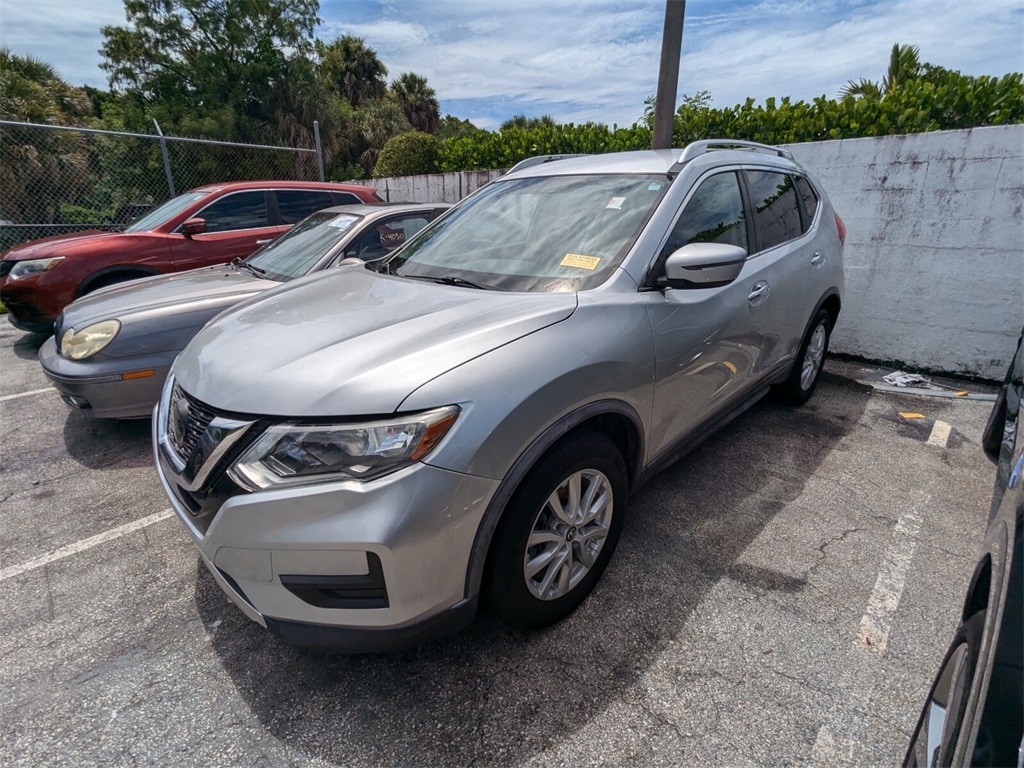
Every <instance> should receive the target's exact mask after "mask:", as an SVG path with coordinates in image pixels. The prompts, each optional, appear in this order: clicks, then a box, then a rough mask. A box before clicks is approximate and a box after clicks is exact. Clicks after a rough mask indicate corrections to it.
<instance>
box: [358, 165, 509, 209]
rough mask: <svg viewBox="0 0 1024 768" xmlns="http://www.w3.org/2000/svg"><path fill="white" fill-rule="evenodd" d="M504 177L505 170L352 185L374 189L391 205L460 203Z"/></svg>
mask: <svg viewBox="0 0 1024 768" xmlns="http://www.w3.org/2000/svg"><path fill="white" fill-rule="evenodd" d="M504 173H505V170H504V169H503V170H494V171H463V172H461V173H432V174H429V175H425V176H399V177H397V178H391V179H367V180H366V181H356V182H353V183H355V184H365V185H366V186H370V187H373V188H374V189H375V190H377V194H378V195H380V196H381V197H382V198H384V199H385V200H386V201H387V202H389V203H457V202H459V200H461V199H462V198H464V197H466V196H467V195H470V194H472V193H473V192H476V191H477V190H478V189H480V187H482V186H484V185H485V184H488V183H489V182H491V181H493V180H494V179H496V178H498V177H499V176H501V175H502V174H504Z"/></svg>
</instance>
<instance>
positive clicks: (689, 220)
mask: <svg viewBox="0 0 1024 768" xmlns="http://www.w3.org/2000/svg"><path fill="white" fill-rule="evenodd" d="M689 243H728V244H729V245H737V246H739V247H740V248H742V249H743V250H745V251H747V252H748V253H749V249H748V248H747V221H746V217H745V216H744V214H743V197H742V196H741V195H740V185H739V181H738V180H737V178H736V174H735V173H732V172H729V173H718V174H715V175H714V176H711V177H710V178H708V179H705V180H704V181H702V182H701V183H700V186H699V187H697V190H696V191H695V192H694V193H693V196H692V197H691V198H690V199H689V200H688V201H687V202H686V207H684V208H683V212H682V213H681V214H679V219H678V220H677V221H676V223H675V226H673V227H672V233H671V234H670V235H669V237H668V242H667V243H666V244H665V248H664V249H663V250H662V252H661V255H662V257H666V256H668V255H669V254H671V253H672V252H673V251H675V250H676V249H678V248H682V247H683V246H684V245H688V244H689Z"/></svg>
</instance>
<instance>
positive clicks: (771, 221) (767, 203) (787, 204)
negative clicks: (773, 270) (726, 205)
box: [747, 171, 803, 250]
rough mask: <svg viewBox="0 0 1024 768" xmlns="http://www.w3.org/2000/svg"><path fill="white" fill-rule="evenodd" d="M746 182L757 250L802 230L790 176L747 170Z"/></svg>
mask: <svg viewBox="0 0 1024 768" xmlns="http://www.w3.org/2000/svg"><path fill="white" fill-rule="evenodd" d="M747 186H748V187H749V189H750V202H751V203H752V204H753V206H754V226H755V228H756V229H757V232H758V235H759V237H760V240H761V250H767V249H769V248H774V247H775V246H776V245H781V244H782V243H785V242H786V241H788V240H793V239H795V238H798V237H800V235H802V234H803V230H802V229H801V226H800V202H799V200H797V196H796V188H795V187H794V186H793V179H792V178H790V176H788V175H787V174H785V173H776V172H774V171H747Z"/></svg>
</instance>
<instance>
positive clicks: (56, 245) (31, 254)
mask: <svg viewBox="0 0 1024 768" xmlns="http://www.w3.org/2000/svg"><path fill="white" fill-rule="evenodd" d="M125 237H130V235H126V234H124V233H123V232H103V231H102V230H98V229H97V230H89V231H87V232H75V233H73V234H70V235H53V236H51V237H44V238H42V239H41V240H32V241H31V242H28V243H23V244H22V245H16V246H14V247H13V248H11V249H10V250H9V251H7V253H5V254H4V255H3V259H4V261H25V260H26V259H47V258H50V257H51V256H67V255H68V254H69V253H73V252H74V251H76V250H78V249H79V248H81V247H83V246H84V247H86V248H87V249H92V248H94V247H97V246H100V247H102V246H103V245H105V244H106V243H108V242H110V241H114V242H118V241H121V240H124V238H125Z"/></svg>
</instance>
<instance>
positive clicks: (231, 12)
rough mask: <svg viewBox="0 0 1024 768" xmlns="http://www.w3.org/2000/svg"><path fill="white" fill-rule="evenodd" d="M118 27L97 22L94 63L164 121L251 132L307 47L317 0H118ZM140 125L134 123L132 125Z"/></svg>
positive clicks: (248, 135) (247, 135)
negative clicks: (99, 37) (121, 10)
mask: <svg viewBox="0 0 1024 768" xmlns="http://www.w3.org/2000/svg"><path fill="white" fill-rule="evenodd" d="M124 7H125V14H126V17H127V20H128V25H127V26H105V27H103V38H104V41H103V46H102V48H101V50H100V53H101V54H102V55H103V58H104V60H103V62H102V63H101V64H100V66H101V67H102V68H103V69H104V70H105V71H106V72H107V73H108V76H109V78H110V85H111V87H112V89H114V90H115V91H117V92H127V93H132V94H136V95H137V96H138V97H139V98H140V99H141V101H142V102H143V103H144V104H145V105H146V110H145V112H146V114H147V116H156V117H158V118H160V119H161V120H162V121H164V122H166V124H167V125H169V126H178V125H185V124H188V123H190V122H194V121H195V120H196V119H197V118H198V119H199V120H208V119H210V118H212V119H213V123H212V124H211V123H209V122H208V123H207V124H206V125H205V126H204V128H205V129H206V131H207V132H208V135H218V134H219V135H221V136H224V137H230V138H232V139H235V140H239V139H241V140H248V139H254V138H257V137H259V136H260V135H261V134H264V133H265V132H266V131H265V129H266V125H265V124H266V123H267V122H268V121H270V122H273V121H272V120H270V117H269V116H268V114H267V113H266V111H265V105H266V103H267V102H268V101H273V100H274V95H273V94H275V93H276V92H278V91H280V90H281V89H287V88H288V84H289V75H290V74H294V70H293V68H292V64H293V63H294V62H295V61H296V59H302V58H303V57H308V56H309V55H310V54H311V52H312V45H313V43H312V35H313V30H314V29H315V27H316V25H317V24H318V23H319V19H318V18H317V12H318V10H319V2H318V0H244V1H237V2H227V1H226V0H124ZM138 127H141V126H138Z"/></svg>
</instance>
